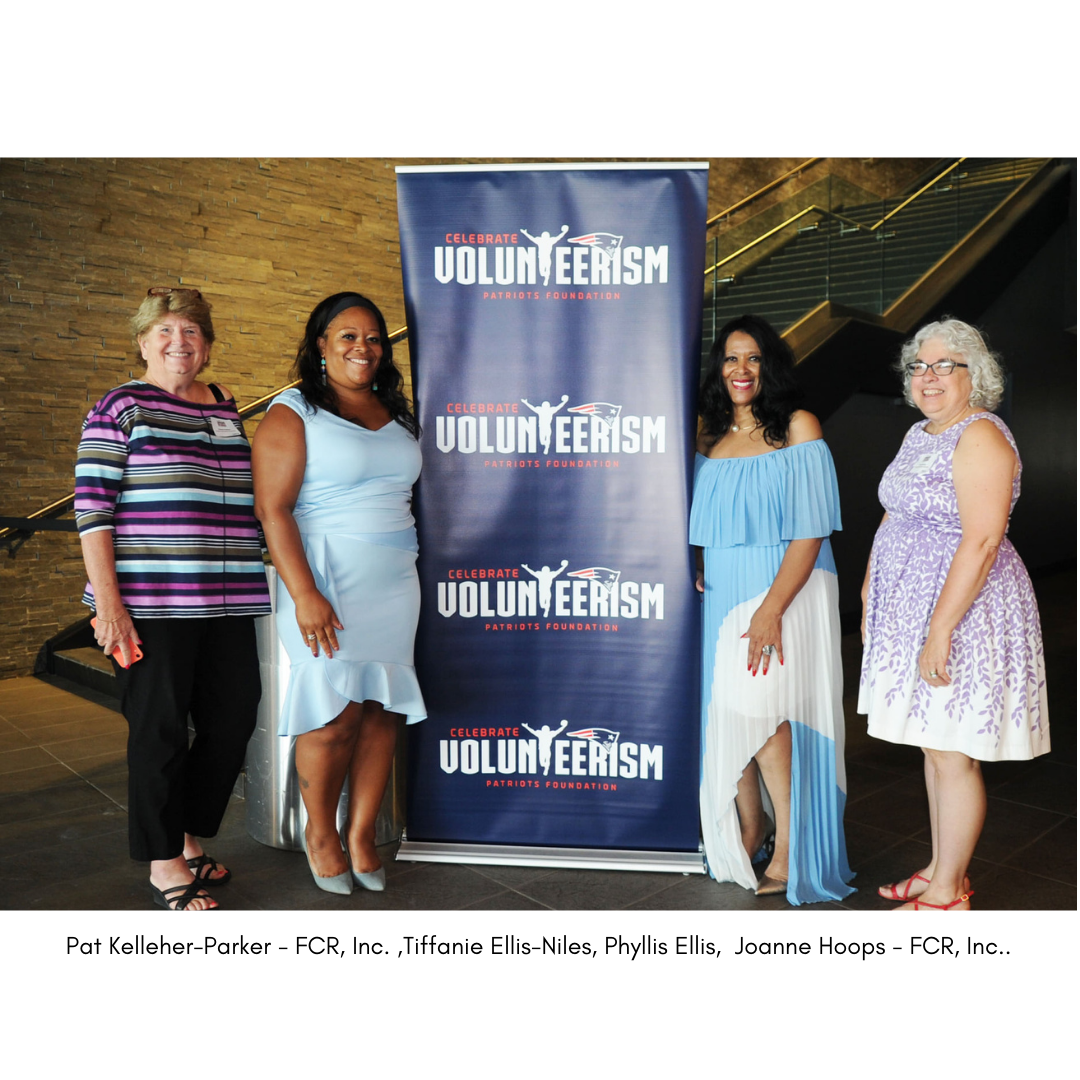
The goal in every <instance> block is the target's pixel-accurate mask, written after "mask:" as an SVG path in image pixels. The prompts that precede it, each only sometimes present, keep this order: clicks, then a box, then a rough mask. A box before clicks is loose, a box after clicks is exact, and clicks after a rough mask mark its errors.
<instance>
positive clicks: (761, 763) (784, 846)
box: [756, 720, 791, 881]
mask: <svg viewBox="0 0 1080 1080" xmlns="http://www.w3.org/2000/svg"><path fill="white" fill-rule="evenodd" d="M756 760H757V763H758V768H759V769H761V777H762V779H763V780H764V781H765V790H766V791H768V793H769V798H770V799H772V804H773V814H774V815H775V819H776V847H775V848H774V849H773V855H772V859H771V860H770V861H769V865H768V866H767V867H766V868H765V876H766V877H771V878H773V879H775V880H776V881H787V878H788V848H789V844H790V835H791V725H790V724H789V723H788V722H787V721H786V720H785V721H784V722H783V723H782V724H781V725H780V726H779V727H778V728H777V729H776V732H775V734H774V735H773V736H772V738H770V739H769V741H768V742H766V743H765V745H764V746H763V747H762V748H761V749H760V750H759V751H758V752H757V755H756Z"/></svg>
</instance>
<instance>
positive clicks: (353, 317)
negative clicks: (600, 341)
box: [252, 293, 425, 894]
mask: <svg viewBox="0 0 1080 1080" xmlns="http://www.w3.org/2000/svg"><path fill="white" fill-rule="evenodd" d="M294 374H295V375H296V376H297V377H298V378H299V379H300V386H299V387H298V388H296V389H292V390H286V391H285V393H283V394H280V395H278V397H276V398H275V399H274V400H273V402H272V403H271V405H270V408H269V410H268V411H267V414H266V418H265V419H264V420H263V422H262V423H261V424H260V425H259V430H258V432H257V433H256V436H255V445H254V454H253V459H252V467H253V473H254V479H255V513H256V516H257V517H258V518H259V520H260V521H261V522H262V527H263V532H264V534H265V536H266V543H267V547H268V548H269V549H270V555H271V557H272V558H273V560H274V565H275V567H276V568H277V571H278V574H279V575H280V577H281V581H282V582H283V583H284V585H285V590H287V592H286V591H285V590H280V589H279V590H278V633H279V634H280V636H281V639H282V642H283V644H284V645H285V648H286V650H287V651H288V653H289V659H290V661H291V669H290V674H289V688H288V690H287V692H286V695H285V702H284V704H283V706H282V713H281V720H280V724H279V727H278V733H279V734H280V735H283V736H294V735H295V736H296V771H297V776H298V779H299V781H300V794H301V797H302V798H303V800H304V807H305V809H306V810H307V814H308V822H307V826H306V828H305V831H304V846H305V850H306V851H307V854H308V861H309V863H310V865H311V872H312V875H313V876H314V878H315V884H316V885H318V886H319V888H320V889H323V890H325V891H327V892H337V893H345V894H347V893H350V892H351V891H352V887H353V885H354V884H355V885H358V886H361V887H362V888H366V889H371V890H373V891H376V892H378V891H381V890H382V889H383V888H384V886H385V873H384V871H383V868H382V866H381V864H380V861H379V856H378V854H377V852H376V850H375V819H376V816H377V814H378V810H379V805H380V803H381V801H382V795H383V791H384V789H385V787H386V781H387V777H388V776H389V773H390V767H391V764H392V762H393V757H394V750H395V746H396V741H397V717H398V715H404V716H405V718H406V720H407V721H408V722H410V723H412V722H415V721H418V720H423V719H424V716H425V709H424V701H423V697H422V696H421V693H420V687H419V685H418V684H417V681H416V672H415V670H414V668H413V640H414V638H415V636H416V624H417V619H418V616H419V611H420V585H419V581H418V578H417V575H416V555H417V544H416V528H415V524H414V522H413V517H412V511H411V502H412V487H413V484H414V483H415V482H416V479H417V477H418V476H419V475H420V447H419V446H418V445H417V441H416V440H417V436H418V435H419V426H418V425H417V422H416V419H415V418H414V416H413V415H412V412H411V411H410V410H409V406H408V403H407V402H406V400H405V397H404V395H403V394H402V393H401V383H402V378H401V373H400V372H399V371H398V370H397V368H396V367H395V366H394V363H393V354H392V349H391V344H390V341H389V338H388V335H387V332H386V322H385V320H384V319H383V316H382V313H381V312H380V311H379V309H378V308H377V307H376V306H375V305H374V304H373V303H372V302H371V301H370V300H368V299H366V298H365V297H363V296H361V295H359V294H358V293H335V294H334V295H333V296H329V297H327V298H326V299H325V300H323V301H322V302H321V303H319V304H318V305H317V306H316V308H315V310H314V311H313V312H312V313H311V316H310V318H309V319H308V322H307V328H306V330H305V333H304V338H303V340H302V341H301V343H300V349H299V351H298V353H297V357H296V365H295V368H294ZM346 778H348V781H349V812H348V821H347V823H346V827H345V831H344V834H343V835H341V836H339V835H338V831H337V807H338V802H339V800H340V797H341V792H342V788H343V786H344V784H345V780H346Z"/></svg>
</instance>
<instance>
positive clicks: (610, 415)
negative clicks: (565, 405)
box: [567, 401, 622, 427]
mask: <svg viewBox="0 0 1080 1080" xmlns="http://www.w3.org/2000/svg"><path fill="white" fill-rule="evenodd" d="M567 412H573V413H583V414H585V415H586V416H599V417H600V419H601V420H603V421H604V423H605V424H607V426H608V427H614V426H615V421H616V420H618V419H619V413H621V412H622V406H621V405H612V404H611V402H610V401H590V402H589V403H588V404H586V405H575V406H574V407H573V408H572V409H567Z"/></svg>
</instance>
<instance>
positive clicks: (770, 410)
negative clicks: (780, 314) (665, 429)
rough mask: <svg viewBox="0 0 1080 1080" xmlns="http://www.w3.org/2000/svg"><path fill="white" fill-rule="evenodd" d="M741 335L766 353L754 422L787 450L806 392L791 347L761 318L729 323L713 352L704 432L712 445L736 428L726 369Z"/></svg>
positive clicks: (704, 386) (703, 405)
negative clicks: (730, 345) (731, 341)
mask: <svg viewBox="0 0 1080 1080" xmlns="http://www.w3.org/2000/svg"><path fill="white" fill-rule="evenodd" d="M739 332H741V333H744V334H749V335H750V337H752V338H753V339H754V341H755V342H757V347H758V351H759V352H760V353H761V367H760V369H759V371H758V386H759V389H758V393H757V396H756V397H755V398H754V400H753V401H752V402H751V403H750V409H751V411H752V412H753V414H754V420H755V421H757V423H759V424H760V425H761V426H762V428H763V429H764V432H765V441H766V442H767V443H769V444H770V445H771V446H785V445H786V444H787V434H788V427H789V426H790V424H791V416H792V413H794V412H795V410H796V409H797V408H798V407H799V403H800V400H801V398H802V390H801V388H800V387H799V384H798V382H797V381H796V379H795V354H794V353H793V352H792V351H791V346H790V345H788V343H787V342H786V341H785V340H784V339H783V338H782V337H781V336H780V335H779V334H778V333H777V332H776V331H775V330H774V329H773V328H772V326H770V325H769V323H767V322H766V321H765V320H764V319H762V318H761V317H760V316H758V315H740V316H739V317H738V318H735V319H731V320H730V321H729V322H727V323H725V324H724V326H723V327H721V329H720V333H719V334H718V335H717V337H716V340H715V341H714V342H713V344H712V348H711V349H710V350H709V359H708V361H707V363H706V365H705V375H704V377H703V378H702V380H701V395H700V398H699V412H700V415H701V434H702V435H703V436H704V438H705V440H706V441H707V442H708V444H709V445H710V446H712V445H713V444H714V443H715V442H716V441H717V440H718V439H719V438H721V436H722V435H723V434H724V432H726V431H727V430H728V428H730V427H731V421H732V418H733V416H734V413H735V407H734V406H733V405H732V403H731V398H730V397H729V396H728V391H727V385H726V384H725V383H724V377H723V368H724V358H725V356H726V349H727V340H728V338H729V337H730V336H731V335H732V334H736V333H739Z"/></svg>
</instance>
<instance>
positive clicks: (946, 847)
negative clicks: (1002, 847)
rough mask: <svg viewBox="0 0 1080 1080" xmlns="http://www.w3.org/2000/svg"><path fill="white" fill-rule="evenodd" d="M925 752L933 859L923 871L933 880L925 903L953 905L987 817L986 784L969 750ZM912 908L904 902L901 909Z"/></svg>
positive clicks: (924, 895)
mask: <svg viewBox="0 0 1080 1080" xmlns="http://www.w3.org/2000/svg"><path fill="white" fill-rule="evenodd" d="M923 753H924V754H925V755H926V762H927V770H926V790H927V794H928V796H929V799H930V835H931V839H932V842H933V858H932V860H931V863H930V866H928V867H927V868H926V870H924V871H923V876H924V877H928V878H929V879H930V884H929V885H927V886H926V888H925V889H924V890H923V892H922V895H921V896H920V899H921V900H923V901H924V902H925V903H927V904H950V903H952V901H954V900H955V899H956V898H957V897H959V896H961V895H962V894H963V893H964V885H965V880H966V877H967V872H968V866H969V865H970V863H971V859H972V856H973V855H974V854H975V845H976V844H977V843H978V841H979V835H980V834H981V833H982V827H983V822H984V821H985V820H986V786H985V785H984V784H983V778H982V768H981V767H980V765H979V763H978V762H977V761H975V760H974V759H973V758H969V757H968V756H967V754H961V753H959V752H958V751H954V750H924V751H923ZM957 906H958V907H960V908H962V909H966V908H967V907H968V906H969V905H968V904H967V902H966V901H965V902H964V903H963V904H960V905H957ZM908 908H909V905H907V904H905V905H904V907H902V908H900V909H899V910H900V911H904V910H905V909H908ZM954 910H955V909H954Z"/></svg>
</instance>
